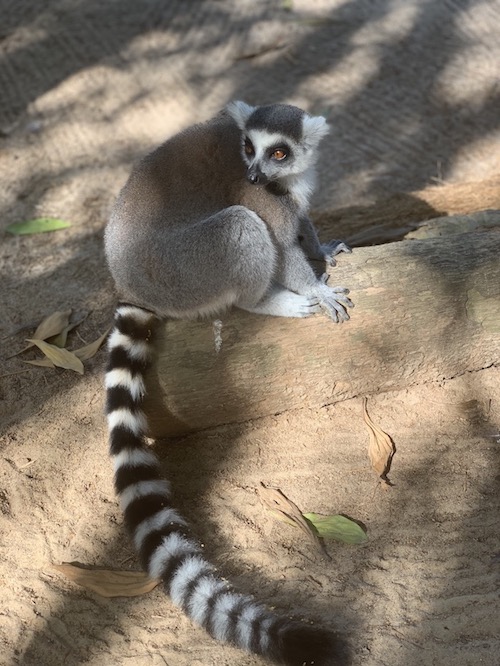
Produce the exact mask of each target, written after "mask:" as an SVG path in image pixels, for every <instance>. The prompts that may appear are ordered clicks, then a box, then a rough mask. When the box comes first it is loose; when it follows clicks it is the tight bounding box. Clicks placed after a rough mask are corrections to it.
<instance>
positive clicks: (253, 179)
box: [248, 173, 260, 185]
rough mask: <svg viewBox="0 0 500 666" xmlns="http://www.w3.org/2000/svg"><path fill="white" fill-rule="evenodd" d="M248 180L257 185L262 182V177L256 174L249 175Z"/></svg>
mask: <svg viewBox="0 0 500 666" xmlns="http://www.w3.org/2000/svg"><path fill="white" fill-rule="evenodd" d="M248 180H249V181H250V182H251V183H252V184H253V185H257V184H258V183H259V182H260V177H259V176H258V175H257V174H256V173H249V174H248Z"/></svg>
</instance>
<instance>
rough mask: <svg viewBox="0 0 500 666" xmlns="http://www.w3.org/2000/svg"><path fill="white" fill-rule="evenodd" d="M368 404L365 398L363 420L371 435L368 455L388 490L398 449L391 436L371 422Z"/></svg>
mask: <svg viewBox="0 0 500 666" xmlns="http://www.w3.org/2000/svg"><path fill="white" fill-rule="evenodd" d="M366 404H367V399H366V398H363V419H364V422H365V423H366V426H367V428H368V431H369V434H370V443H369V444H368V455H369V456H370V461H371V465H372V468H373V469H374V470H375V472H376V473H377V474H378V476H379V477H380V483H381V484H382V485H383V486H384V487H386V488H387V487H389V486H390V485H391V483H390V481H389V479H388V478H387V474H388V473H389V469H390V467H391V462H392V458H393V456H394V454H395V452H396V447H395V446H394V442H393V441H392V439H391V438H390V436H389V435H388V434H387V433H386V432H384V431H383V430H382V429H381V428H379V427H378V426H377V425H376V424H375V423H374V422H373V421H372V420H371V418H370V416H369V415H368V411H367V409H366Z"/></svg>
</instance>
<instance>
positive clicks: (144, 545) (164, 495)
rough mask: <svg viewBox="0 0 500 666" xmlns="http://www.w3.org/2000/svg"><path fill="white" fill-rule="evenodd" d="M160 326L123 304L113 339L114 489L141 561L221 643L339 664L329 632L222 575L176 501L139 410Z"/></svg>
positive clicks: (293, 662) (317, 665)
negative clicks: (272, 608) (275, 608)
mask: <svg viewBox="0 0 500 666" xmlns="http://www.w3.org/2000/svg"><path fill="white" fill-rule="evenodd" d="M159 324H160V319H158V318H157V317H156V316H155V315H154V314H152V313H151V312H148V311H146V310H143V309H141V308H138V307H136V306H130V305H121V306H119V307H118V308H117V310H116V313H115V325H114V329H113V331H112V333H111V335H110V337H109V343H108V348H109V364H108V369H107V373H106V389H107V403H106V413H107V419H108V425H109V433H110V454H111V456H112V458H113V460H114V467H115V477H114V479H115V488H116V492H117V494H118V495H119V497H120V503H121V506H122V510H123V512H124V515H125V523H126V525H127V528H128V530H129V532H130V534H131V536H132V539H133V541H134V544H135V547H136V549H137V552H138V554H139V557H140V560H141V563H142V566H143V567H144V569H145V570H146V571H147V572H148V573H149V575H150V576H152V577H154V578H161V579H162V580H163V582H164V585H165V587H166V591H167V592H168V594H169V595H170V597H171V599H172V601H173V602H174V603H175V604H176V605H177V606H179V607H180V608H182V610H183V611H184V612H185V613H186V614H187V615H188V616H189V617H190V618H191V619H192V620H193V621H194V622H195V623H196V624H198V625H200V626H202V627H204V628H205V629H206V630H207V631H208V632H209V634H211V635H212V636H213V637H214V638H216V639H217V640H219V641H226V642H229V643H232V644H233V645H237V646H238V647H240V648H242V649H244V650H247V651H249V652H253V653H255V654H259V655H262V656H264V657H267V658H268V659H270V660H274V661H276V662H278V663H282V664H289V665H290V666H304V665H306V664H314V666H321V665H324V666H327V665H330V664H336V663H339V662H338V660H337V659H336V658H335V655H336V647H335V641H334V638H333V636H332V635H331V634H330V633H329V632H326V631H324V630H321V629H315V628H313V627H311V626H309V625H306V624H303V623H301V622H295V621H291V620H288V619H286V618H281V617H278V616H276V615H274V614H272V613H271V612H269V611H268V610H267V609H266V608H265V607H264V606H262V605H260V604H258V603H257V602H256V601H255V600H254V599H253V598H252V597H250V596H245V595H242V594H239V593H237V592H235V591H234V590H233V589H232V588H231V587H230V586H229V585H228V583H227V582H226V581H224V580H222V578H220V577H219V576H218V575H217V573H216V571H215V568H214V566H212V565H211V564H210V563H209V562H207V561H206V560H205V558H204V556H203V552H202V548H201V546H200V544H199V543H198V542H197V541H196V540H195V539H194V538H193V537H192V536H191V535H190V531H189V527H188V524H187V522H186V521H185V520H184V518H182V517H181V516H180V515H179V513H178V512H177V511H176V510H175V509H174V508H173V507H172V506H171V504H170V487H169V483H168V481H166V480H165V479H163V478H162V472H161V468H160V463H159V460H158V458H157V457H156V455H155V454H154V453H153V452H152V451H151V450H150V449H149V448H148V445H147V443H146V440H145V435H146V432H147V420H146V416H145V414H144V412H143V409H142V407H143V401H144V395H145V384H144V376H145V373H146V371H147V370H148V368H149V367H150V366H151V365H152V364H153V363H154V360H155V337H156V335H157V331H158V326H159Z"/></svg>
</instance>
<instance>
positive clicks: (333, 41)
mask: <svg viewBox="0 0 500 666" xmlns="http://www.w3.org/2000/svg"><path fill="white" fill-rule="evenodd" d="M0 11H1V25H0V55H1V58H2V61H1V63H0V91H1V93H0V178H1V182H2V188H1V192H0V209H1V218H0V224H1V226H2V229H4V228H5V226H6V225H7V224H9V223H11V222H14V221H20V220H23V219H29V218H33V217H37V216H41V215H51V216H55V217H61V218H64V219H68V220H70V221H71V222H72V227H71V228H70V229H68V230H64V231H59V232H57V233H54V234H45V235H39V236H27V237H14V236H11V235H8V234H6V233H3V231H2V245H1V254H0V261H1V264H0V265H1V270H2V289H1V295H0V300H1V306H2V317H1V321H0V329H1V330H0V337H1V339H2V360H3V361H4V362H3V364H2V370H1V375H2V376H1V380H2V386H1V389H0V400H1V402H0V410H1V418H2V431H1V447H2V450H1V453H2V455H1V461H0V469H1V485H0V510H1V514H0V520H1V522H0V531H1V543H0V582H1V586H2V600H3V603H2V607H1V609H0V663H2V664H6V665H7V664H8V665H9V666H10V665H11V664H12V665H14V664H23V665H26V666H35V665H36V666H39V665H41V666H45V665H47V666H58V665H59V664H61V665H62V664H65V665H69V666H73V665H76V664H89V665H92V666H115V665H116V666H118V665H130V666H157V665H158V666H160V665H161V666H163V665H165V664H168V665H169V666H211V665H215V664H217V665H218V666H219V665H223V664H226V665H229V664H231V665H232V664H239V665H241V666H251V665H255V666H257V664H260V663H262V662H261V661H259V660H258V659H256V658H252V657H249V656H245V655H242V654H241V653H240V652H238V651H236V650H233V649H231V648H229V647H225V646H220V645H218V644H216V643H215V642H214V641H212V640H211V639H210V638H209V637H208V636H206V635H205V634H204V632H203V631H201V630H199V629H196V628H194V627H193V626H192V625H191V624H190V623H189V621H188V620H186V618H185V617H184V616H182V615H181V614H180V613H179V612H178V611H177V610H176V609H175V608H173V607H172V606H171V604H170V602H169V601H168V599H166V598H165V597H164V596H163V595H162V593H161V591H160V590H158V589H157V590H155V591H153V592H152V593H150V594H149V595H147V596H144V597H138V598H135V599H118V600H116V599H115V600H105V599H102V598H100V597H97V596H95V595H94V594H92V593H87V592H85V591H83V590H82V589H80V588H77V587H76V586H75V585H73V584H72V583H70V582H68V581H67V580H65V579H64V578H63V577H61V575H59V574H58V573H56V572H55V571H54V570H53V569H52V568H51V564H52V563H58V562H61V561H71V560H78V561H81V562H85V563H89V564H100V565H106V566H110V567H121V568H136V567H137V563H136V560H135V557H134V554H133V552H132V549H131V546H130V543H129V541H128V539H127V537H126V535H125V533H124V530H123V527H122V520H121V515H120V512H119V510H118V508H117V504H116V501H115V498H114V495H113V488H112V480H111V468H110V464H109V463H108V460H107V452H106V435H105V429H104V420H103V414H102V408H103V392H102V388H101V384H102V371H103V364H104V354H103V353H102V352H101V353H100V354H99V355H98V356H96V357H95V358H94V359H93V360H92V361H90V362H88V363H87V365H86V372H85V375H84V376H83V377H81V376H78V375H76V374H72V373H70V372H68V371H62V370H49V369H42V368H32V367H31V366H26V365H24V364H23V362H22V361H21V360H20V358H19V357H15V358H8V357H9V356H11V355H12V354H13V353H15V352H16V351H18V350H19V349H20V348H21V347H22V346H23V341H24V338H25V337H28V336H29V333H30V332H32V331H33V327H34V325H36V323H38V321H40V319H41V318H43V316H45V315H47V314H49V313H51V312H53V311H55V310H61V309H66V308H73V309H74V311H75V312H81V313H83V312H85V313H88V317H87V319H86V320H85V322H84V323H83V324H82V325H81V326H80V327H79V329H78V333H77V334H74V337H73V339H72V341H73V344H74V346H80V345H81V344H82V343H81V341H80V340H79V337H80V338H82V339H83V340H86V341H90V340H92V339H94V338H96V337H97V336H98V335H99V334H100V333H101V332H103V331H104V330H105V329H106V328H107V327H108V325H109V323H110V319H111V314H112V310H113V305H114V299H115V296H114V293H113V286H112V283H111V280H110V277H109V275H108V273H107V270H106V268H105V263H104V258H103V251H102V230H103V226H104V223H105V220H106V218H107V215H108V213H109V209H110V206H111V204H112V201H113V199H114V197H115V196H116V194H117V192H118V190H119V188H120V186H121V184H122V183H123V182H124V179H125V178H126V174H127V173H128V171H129V169H130V165H131V163H132V161H133V160H134V159H136V158H137V157H138V156H140V155H141V154H143V153H144V152H145V151H146V150H148V149H149V148H150V147H152V146H153V145H155V143H157V142H159V141H160V140H162V139H163V138H164V137H166V136H168V135H169V134H171V133H172V132H174V131H176V130H178V129H179V128H181V127H184V126H185V125H187V124H189V123H190V122H193V121H195V120H201V119H203V118H206V117H208V116H210V115H211V114H212V113H213V112H214V111H215V110H216V109H218V108H220V107H221V106H223V105H224V104H225V103H226V102H227V101H228V100H230V99H234V98H244V99H245V100H246V101H248V102H253V103H263V102H264V103H265V102H271V101H283V100H284V101H289V102H294V103H298V104H300V105H302V106H304V107H306V108H307V109H309V110H310V111H312V112H320V113H323V114H326V115H327V116H328V118H329V119H330V121H331V125H332V132H331V135H330V137H329V138H328V140H327V141H326V142H325V147H324V151H323V153H322V160H321V165H322V167H321V183H320V189H319V192H318V196H317V198H316V201H315V206H316V207H317V208H319V209H325V208H327V207H329V206H343V205H350V204H355V203H360V202H365V201H370V200H371V199H373V197H374V196H376V195H379V194H386V193H387V194H388V193H391V192H397V191H402V192H404V191H411V190H416V189H418V188H421V187H423V186H425V185H426V184H429V183H433V182H436V180H438V181H439V180H445V181H447V182H452V181H462V180H480V179H481V178H485V177H487V176H489V175H490V174H492V173H495V172H499V171H500V157H499V156H500V150H499V146H500V132H499V126H500V120H499V118H500V116H499V114H498V108H499V104H500V94H499V87H498V85H499V83H498V82H499V67H498V63H499V62H500V40H499V39H498V34H499V32H498V31H499V28H500V3H499V2H497V1H495V0H491V1H487V0H483V1H477V2H474V1H473V0H448V1H446V2H444V1H443V2H441V1H439V2H437V1H434V0H432V1H428V2H420V1H417V0H414V1H411V0H407V1H403V0H399V1H398V0H391V1H389V0H380V1H378V2H370V1H368V0H364V1H363V0H354V1H351V2H346V1H343V0H323V1H318V2H312V1H311V2H306V1H305V0H303V1H298V0H296V1H294V2H281V1H279V2H278V1H277V0H275V1H271V2H268V1H266V2H264V1H257V2H256V1H253V2H238V3H229V2H223V1H222V0H218V1H217V0H213V1H207V2H196V1H192V2H187V1H181V0H179V1H177V2H175V1H171V2H168V3H165V2H161V1H160V0H123V1H121V2H107V3H106V2H97V0H87V1H86V2H83V1H80V0H49V1H47V2H45V3H44V5H43V10H42V11H40V3H37V2H35V0H17V1H16V2H13V1H9V0H3V2H1V3H0ZM297 325H300V324H297ZM21 327H24V328H21ZM28 357H29V356H25V358H28ZM491 362H492V367H490V368H488V369H482V370H478V372H475V373H468V374H467V375H465V376H462V377H457V378H454V379H450V380H446V381H444V380H443V381H442V382H441V383H439V384H431V385H425V386H417V387H414V388H412V389H409V390H407V391H401V392H397V393H386V394H383V395H379V396H373V397H372V398H371V399H370V401H369V410H370V414H371V416H372V418H373V419H374V420H375V421H376V422H377V423H378V424H380V425H381V427H383V428H384V429H385V430H386V431H387V432H389V433H390V434H391V435H392V437H393V439H394V441H395V443H396V447H397V453H396V456H395V458H394V462H393V466H392V470H391V474H390V478H391V480H392V482H393V483H394V484H395V485H394V486H393V487H392V488H391V489H390V490H388V491H385V492H384V491H382V490H381V489H380V488H379V487H378V486H377V483H376V480H375V478H374V475H373V473H372V472H371V470H370V468H369V464H368V460H367V454H366V448H367V442H368V436H367V431H366V429H365V426H364V425H363V422H362V418H361V404H360V401H359V400H357V399H356V400H351V401H347V402H345V403H342V404H337V405H333V406H327V407H324V408H323V409H320V410H315V411H312V410H306V409H303V410H295V411H293V412H285V413H283V414H281V415H278V416H273V417H268V418H264V419H261V420H258V421H254V422H251V423H246V424H244V425H228V426H224V427H221V428H218V429H215V430H212V431H208V432H203V433H201V434H197V435H192V436H189V437H186V438H183V439H182V440H179V441H175V442H159V443H157V445H156V446H157V448H158V451H159V452H160V454H161V456H162V458H163V459H164V461H165V466H166V468H167V469H169V470H171V472H169V475H170V476H171V478H172V480H173V483H174V487H175V489H176V493H177V496H178V500H179V504H180V506H181V507H182V509H183V511H184V513H186V514H188V515H189V516H190V517H192V520H193V523H194V526H195V529H196V531H197V533H198V534H199V535H200V537H201V539H202V541H203V543H205V547H206V550H207V552H208V553H209V554H210V556H211V557H213V559H214V560H215V561H216V562H218V563H219V564H220V566H221V568H222V569H223V571H224V573H225V574H226V575H227V576H228V577H229V578H230V579H231V580H232V581H233V582H234V583H235V584H236V585H237V586H238V587H240V588H241V589H242V590H244V591H248V592H255V593H257V594H258V596H259V598H261V599H263V600H265V601H267V602H268V603H270V604H272V605H274V606H276V607H277V608H279V609H282V610H283V611H285V612H288V611H290V610H291V609H294V610H295V611H297V612H298V613H299V614H303V615H305V616H307V617H311V618H314V619H316V620H317V621H318V622H320V623H322V624H325V625H329V626H334V627H336V628H337V629H338V631H339V632H340V633H341V634H343V635H344V636H345V637H346V639H347V641H348V643H349V646H350V648H351V652H352V664H353V666H358V665H359V666H382V665H384V666H420V665H422V666H447V665H453V666H476V665H479V664H481V665H484V666H495V665H496V664H498V663H500V657H499V656H498V655H500V639H499V635H500V619H499V618H500V601H499V595H498V571H499V567H500V541H499V536H498V534H499V525H500V521H499V510H500V493H499V490H500V476H499V461H500V431H499V422H498V421H499V406H500V381H499V369H498V368H496V367H494V363H498V359H491ZM261 481H263V482H264V483H266V484H269V485H275V486H278V487H280V488H281V489H282V490H283V492H284V493H285V494H286V495H288V497H290V498H291V499H292V500H294V501H295V502H296V503H297V504H298V505H299V506H300V507H301V508H302V509H303V510H304V511H305V510H309V511H317V512H323V513H332V512H333V513H344V514H347V515H349V516H351V517H354V518H356V519H357V520H360V521H362V522H363V523H364V524H365V525H366V526H367V529H368V535H369V540H368V542H367V544H366V545H364V546H357V547H354V546H347V545H341V544H335V543H333V544H330V545H329V546H328V549H329V552H330V554H331V556H332V560H331V562H325V561H321V560H319V559H318V558H317V556H316V555H315V554H314V552H313V551H312V550H311V547H310V546H309V545H308V544H307V543H305V542H304V540H303V539H302V537H301V534H300V533H299V532H298V531H294V530H293V529H292V528H291V527H289V526H287V525H284V524H281V523H277V522H274V521H273V519H272V518H271V517H270V516H269V515H268V514H267V513H266V512H265V510H264V509H263V508H262V506H261V504H260V502H259V500H258V498H257V496H256V488H257V487H258V485H259V483H260V482H261Z"/></svg>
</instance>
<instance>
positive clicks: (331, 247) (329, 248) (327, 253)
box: [321, 240, 352, 266]
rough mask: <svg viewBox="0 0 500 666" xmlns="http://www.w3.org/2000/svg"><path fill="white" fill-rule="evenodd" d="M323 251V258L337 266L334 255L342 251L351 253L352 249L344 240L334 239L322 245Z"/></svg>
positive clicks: (331, 264) (330, 264)
mask: <svg viewBox="0 0 500 666" xmlns="http://www.w3.org/2000/svg"><path fill="white" fill-rule="evenodd" d="M321 249H322V251H323V259H324V261H325V262H326V263H327V264H328V265H329V266H336V265H337V262H336V261H335V259H334V257H335V256H336V255H337V254H340V252H347V253H351V252H352V250H351V248H350V247H349V245H346V244H345V243H344V242H343V241H340V240H332V241H330V242H329V243H325V244H324V245H322V246H321Z"/></svg>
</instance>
